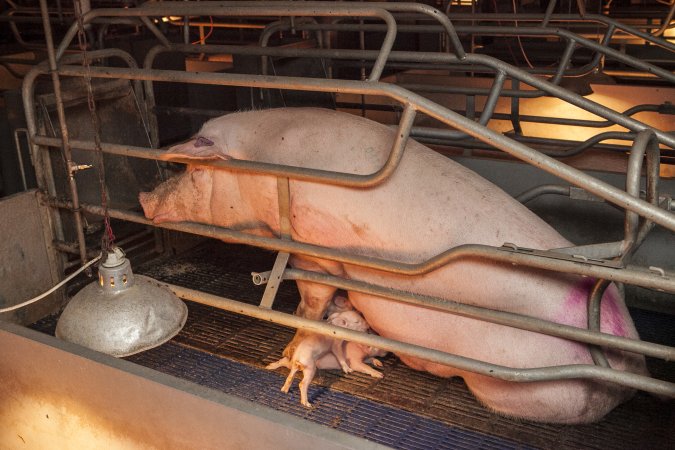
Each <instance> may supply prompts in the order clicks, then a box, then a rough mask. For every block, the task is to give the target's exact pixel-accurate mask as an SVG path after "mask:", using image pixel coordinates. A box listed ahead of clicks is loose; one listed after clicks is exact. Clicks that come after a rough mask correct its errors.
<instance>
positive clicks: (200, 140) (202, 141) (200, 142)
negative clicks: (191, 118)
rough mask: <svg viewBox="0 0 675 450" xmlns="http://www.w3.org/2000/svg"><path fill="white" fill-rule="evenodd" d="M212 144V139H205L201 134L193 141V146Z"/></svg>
mask: <svg viewBox="0 0 675 450" xmlns="http://www.w3.org/2000/svg"><path fill="white" fill-rule="evenodd" d="M212 145H213V141H212V140H211V139H207V138H205V137H203V136H199V137H198V138H197V140H196V141H195V145H194V146H195V147H211V146H212Z"/></svg>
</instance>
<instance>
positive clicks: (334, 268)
mask: <svg viewBox="0 0 675 450" xmlns="http://www.w3.org/2000/svg"><path fill="white" fill-rule="evenodd" d="M290 264H291V265H292V266H293V267H295V268H296V269H302V270H307V271H311V272H318V273H325V274H330V275H336V276H343V275H344V271H343V269H342V265H341V264H339V263H336V262H333V261H326V260H322V259H316V258H310V257H306V256H293V257H292V258H291V260H290ZM296 283H297V285H298V290H299V291H300V304H299V305H298V308H297V309H296V311H295V314H296V315H297V316H300V317H304V318H307V319H313V320H321V319H323V316H324V314H325V313H326V309H328V305H329V304H330V301H331V300H332V299H333V296H334V295H335V292H336V291H337V288H335V287H332V286H326V285H322V284H317V283H312V282H310V281H297V282H296Z"/></svg>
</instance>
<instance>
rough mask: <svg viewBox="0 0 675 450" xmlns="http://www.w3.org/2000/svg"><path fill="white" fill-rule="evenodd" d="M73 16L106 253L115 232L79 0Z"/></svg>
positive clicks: (102, 237) (108, 250)
mask: <svg viewBox="0 0 675 450" xmlns="http://www.w3.org/2000/svg"><path fill="white" fill-rule="evenodd" d="M74 7H75V17H76V18H77V42H78V45H79V47H80V51H82V66H83V67H84V68H85V76H84V80H85V85H86V87H87V106H88V107H89V115H90V117H91V123H92V126H93V129H94V147H95V150H96V155H97V162H98V180H99V184H100V189H101V207H103V224H104V231H103V235H102V236H101V252H102V254H103V255H107V254H108V253H109V252H110V251H111V250H112V247H113V243H114V242H115V234H114V233H113V230H112V227H111V226H110V214H109V212H108V195H107V193H106V185H105V166H104V162H103V150H102V149H101V122H100V120H99V118H98V114H97V113H96V101H95V100H94V91H93V88H92V84H91V70H90V66H89V59H88V58H87V45H88V44H87V34H86V33H85V29H84V19H83V16H82V5H81V3H80V0H76V1H75V2H74Z"/></svg>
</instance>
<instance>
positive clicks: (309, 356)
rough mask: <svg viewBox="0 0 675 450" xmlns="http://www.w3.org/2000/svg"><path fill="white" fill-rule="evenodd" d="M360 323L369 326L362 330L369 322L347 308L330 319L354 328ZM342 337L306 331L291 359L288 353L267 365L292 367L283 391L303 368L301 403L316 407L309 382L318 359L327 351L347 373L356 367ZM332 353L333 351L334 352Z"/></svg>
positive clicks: (271, 367) (332, 322)
mask: <svg viewBox="0 0 675 450" xmlns="http://www.w3.org/2000/svg"><path fill="white" fill-rule="evenodd" d="M360 322H363V323H364V324H365V329H363V330H360V331H365V330H367V329H368V324H367V323H365V320H363V317H362V316H361V315H360V314H359V313H357V312H356V311H343V312H338V313H334V314H332V315H331V316H330V317H329V318H328V323H330V324H331V325H335V326H339V327H343V328H351V329H354V328H352V327H355V326H357V327H358V326H359V324H360ZM360 328H363V325H360ZM342 344H343V341H342V339H334V338H331V337H328V336H324V335H320V334H316V333H306V334H304V337H303V339H302V340H300V342H299V343H298V345H297V346H296V347H295V348H294V350H293V352H292V355H291V356H290V358H289V355H288V354H286V353H285V352H284V357H283V358H281V359H280V360H279V361H277V362H274V363H271V364H269V365H267V366H266V367H265V368H266V369H268V370H274V369H277V368H279V367H282V366H283V367H286V368H288V369H290V373H289V374H288V377H286V382H285V383H284V385H283V386H282V388H281V391H282V392H284V393H288V390H289V389H290V387H291V384H292V383H293V377H294V376H295V373H296V372H297V371H298V370H300V371H302V381H301V382H300V403H302V405H303V406H306V407H308V408H311V407H312V404H311V403H309V400H308V395H307V391H308V389H309V384H310V383H311V382H312V379H313V378H314V375H315V374H316V369H317V368H318V367H317V361H318V360H319V359H320V358H322V357H323V356H325V355H327V354H331V355H332V356H333V357H334V358H335V360H336V362H337V365H338V366H339V367H340V368H342V370H343V371H344V372H345V373H349V372H351V371H352V369H351V368H350V367H349V365H348V364H347V360H346V358H345V354H344V350H345V349H344V346H343V345H342ZM331 352H332V353H331Z"/></svg>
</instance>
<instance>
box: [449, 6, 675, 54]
mask: <svg viewBox="0 0 675 450" xmlns="http://www.w3.org/2000/svg"><path fill="white" fill-rule="evenodd" d="M448 17H449V18H450V20H452V21H457V22H469V21H471V22H473V21H481V22H534V23H535V24H537V25H538V24H541V23H542V22H543V20H544V16H543V15H541V14H528V13H517V14H514V13H480V14H477V13H450V14H448ZM549 22H565V23H567V24H592V23H596V24H598V23H600V24H603V25H604V26H606V27H607V28H610V27H613V28H615V29H616V30H617V31H621V32H622V33H625V34H627V35H630V36H633V37H635V38H639V39H643V40H645V41H647V42H649V43H650V44H654V45H658V46H659V47H663V48H665V49H668V50H670V51H675V44H673V43H671V42H668V41H667V40H665V39H662V38H659V37H658V36H654V35H652V34H650V33H645V32H643V31H640V30H638V29H637V28H635V27H632V26H630V25H626V24H625V23H622V22H620V21H618V20H615V19H612V18H611V17H608V16H603V15H600V14H584V15H583V17H582V16H580V15H577V14H553V15H551V16H550V19H549Z"/></svg>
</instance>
